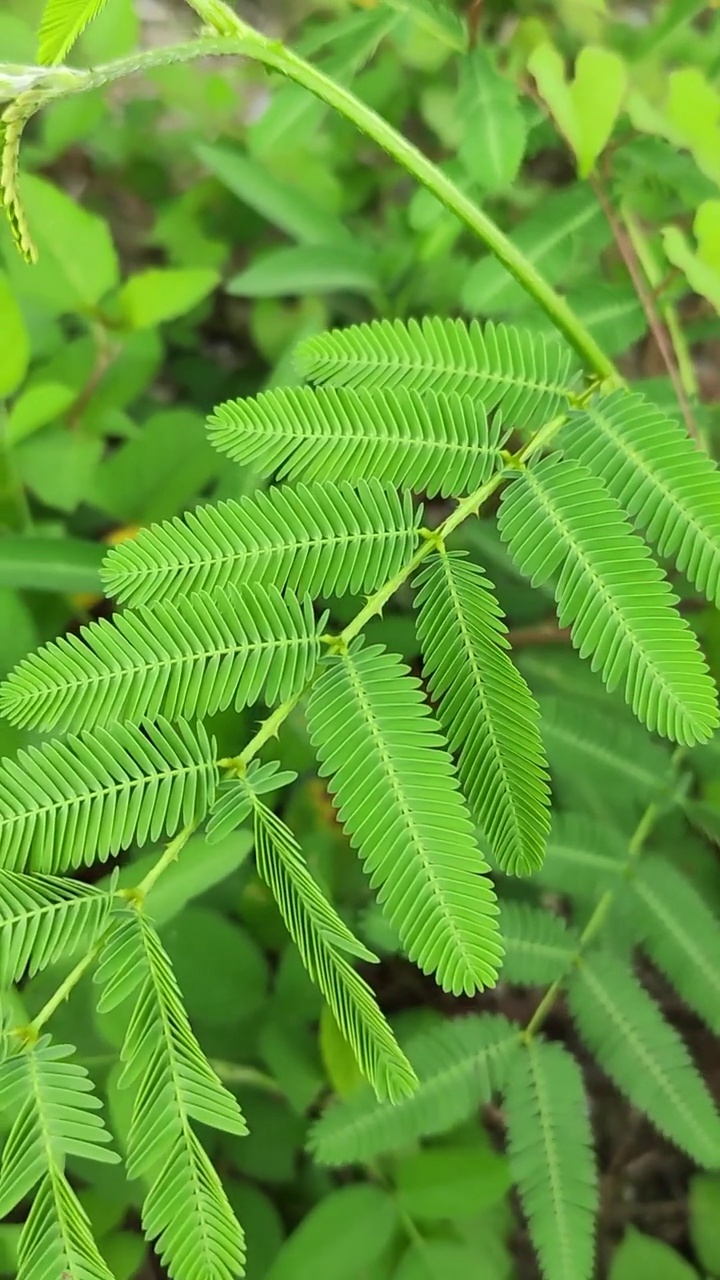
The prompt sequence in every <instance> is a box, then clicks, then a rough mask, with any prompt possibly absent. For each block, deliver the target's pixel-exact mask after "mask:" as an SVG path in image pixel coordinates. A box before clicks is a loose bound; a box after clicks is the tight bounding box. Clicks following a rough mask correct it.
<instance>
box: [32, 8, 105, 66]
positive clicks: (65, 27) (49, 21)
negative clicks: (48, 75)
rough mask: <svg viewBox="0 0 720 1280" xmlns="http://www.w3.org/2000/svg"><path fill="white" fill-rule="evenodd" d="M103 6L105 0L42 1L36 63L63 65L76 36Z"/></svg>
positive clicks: (80, 33)
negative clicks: (42, 7)
mask: <svg viewBox="0 0 720 1280" xmlns="http://www.w3.org/2000/svg"><path fill="white" fill-rule="evenodd" d="M106 4H107V0H45V8H44V9H43V14H42V18H41V19H40V44H39V49H38V61H39V62H41V63H43V64H44V65H45V66H47V65H51V64H52V63H55V62H63V61H64V60H65V57H66V56H67V54H68V53H69V52H70V50H71V49H72V47H73V45H74V44H75V41H76V40H77V38H78V36H81V35H82V33H83V31H84V30H85V28H86V26H87V25H88V23H89V22H92V20H93V18H96V17H97V16H98V14H99V13H101V12H102V10H103V9H104V8H105V5H106Z"/></svg>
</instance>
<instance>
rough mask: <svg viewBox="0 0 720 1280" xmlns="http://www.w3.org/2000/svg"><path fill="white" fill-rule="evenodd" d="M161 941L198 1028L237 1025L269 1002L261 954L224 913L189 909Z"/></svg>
mask: <svg viewBox="0 0 720 1280" xmlns="http://www.w3.org/2000/svg"><path fill="white" fill-rule="evenodd" d="M151 909H152V908H151ZM162 940H163V944H164V946H165V949H166V951H167V955H168V958H169V960H170V963H171V964H172V968H173V972H174V974H175V977H176V979H177V982H178V985H179V987H180V990H181V991H182V993H183V1000H184V1003H185V1007H186V1009H187V1012H188V1016H189V1017H190V1018H191V1019H192V1022H193V1025H195V1026H202V1027H203V1028H205V1027H237V1026H238V1025H239V1024H240V1023H241V1022H242V1021H243V1019H245V1018H248V1017H251V1016H252V1015H253V1014H255V1013H257V1012H258V1010H259V1009H261V1008H262V1006H263V1004H264V1002H265V1001H266V1000H267V995H268V985H269V972H268V966H267V962H266V960H265V957H264V955H263V953H262V951H261V950H260V948H259V947H258V946H257V944H256V943H255V942H254V941H253V939H252V938H251V937H250V935H249V934H248V933H246V932H245V930H244V929H241V928H240V926H239V925H238V924H237V923H236V922H234V921H232V920H230V919H229V918H228V917H227V916H224V915H221V913H220V912H219V911H214V910H213V909H212V908H211V907H208V906H204V905H203V904H202V903H193V904H192V905H191V906H187V907H186V908H185V909H184V910H183V911H182V912H178V913H176V914H175V915H174V917H173V920H172V921H171V923H170V924H169V925H166V926H165V928H164V929H163V934H162Z"/></svg>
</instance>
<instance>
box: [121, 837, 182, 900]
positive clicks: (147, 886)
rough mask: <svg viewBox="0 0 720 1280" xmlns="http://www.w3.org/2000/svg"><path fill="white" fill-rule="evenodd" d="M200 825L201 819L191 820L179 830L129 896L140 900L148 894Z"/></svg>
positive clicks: (175, 860)
mask: <svg viewBox="0 0 720 1280" xmlns="http://www.w3.org/2000/svg"><path fill="white" fill-rule="evenodd" d="M198 825H199V820H198V822H189V823H188V824H187V826H186V827H183V829H182V831H179V832H178V834H177V835H176V836H175V837H174V839H172V840H171V841H170V843H169V845H168V846H167V848H166V849H165V852H164V854H163V855H162V857H160V858H158V860H157V862H156V863H155V865H154V866H153V867H151V868H150V870H149V871H148V873H147V875H146V876H145V877H144V879H142V880H141V881H140V884H139V885H137V886H136V887H135V888H134V889H132V890H130V893H129V895H128V896H130V897H134V898H137V899H139V900H140V901H142V900H143V899H144V898H146V897H147V896H148V894H149V893H150V891H151V889H152V888H153V886H154V884H155V883H156V882H157V881H158V880H159V879H160V876H161V875H163V873H164V872H165V871H167V869H168V867H169V866H170V865H171V863H173V862H177V860H178V857H179V855H180V851H181V850H182V849H184V847H185V845H186V844H187V842H188V840H189V839H190V837H191V835H192V833H193V831H196V830H197V827H198Z"/></svg>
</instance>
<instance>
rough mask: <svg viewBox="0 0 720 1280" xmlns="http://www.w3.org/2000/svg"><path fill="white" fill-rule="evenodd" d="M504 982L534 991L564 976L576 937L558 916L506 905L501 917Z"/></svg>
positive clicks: (523, 904)
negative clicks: (513, 983) (536, 987)
mask: <svg viewBox="0 0 720 1280" xmlns="http://www.w3.org/2000/svg"><path fill="white" fill-rule="evenodd" d="M500 927H501V932H502V939H503V946H504V947H505V955H504V958H503V967H502V976H503V980H504V981H505V982H517V983H518V985H519V986H524V987H534V986H541V985H545V984H546V983H547V984H549V983H551V982H554V981H555V979H556V978H559V977H560V975H561V974H563V973H566V972H567V970H568V969H569V967H570V965H571V964H572V960H573V956H574V954H575V953H576V951H577V948H578V941H579V940H578V936H577V934H576V933H575V931H574V930H573V929H570V928H569V927H568V925H567V924H566V923H565V921H564V920H562V919H561V917H560V916H555V915H553V914H552V913H551V912H550V911H543V910H541V908H539V907H535V906H530V904H529V903H527V902H506V903H505V905H504V906H503V909H502V914H501V916H500Z"/></svg>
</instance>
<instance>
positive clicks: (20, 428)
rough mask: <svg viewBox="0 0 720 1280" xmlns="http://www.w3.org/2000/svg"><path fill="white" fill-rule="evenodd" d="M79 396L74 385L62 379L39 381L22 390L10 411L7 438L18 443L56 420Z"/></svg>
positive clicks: (13, 442) (11, 442)
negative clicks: (70, 385)
mask: <svg viewBox="0 0 720 1280" xmlns="http://www.w3.org/2000/svg"><path fill="white" fill-rule="evenodd" d="M75 398H76V394H75V390H74V388H73V387H66V386H63V384H62V383H61V382H37V383H35V384H34V385H33V386H31V387H28V388H27V390H25V391H23V392H21V393H20V395H19V396H18V397H17V400H16V401H15V403H14V405H13V406H12V409H11V410H10V412H9V414H8V440H9V441H10V444H17V443H18V442H19V441H20V440H24V439H25V438H26V437H27V436H31V435H32V434H33V432H35V431H39V430H40V428H41V427H46V426H48V424H49V423H51V422H55V421H56V420H57V419H58V418H59V417H61V416H62V414H63V413H65V411H66V410H67V409H69V408H70V405H71V404H72V403H73V401H74V400H75Z"/></svg>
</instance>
